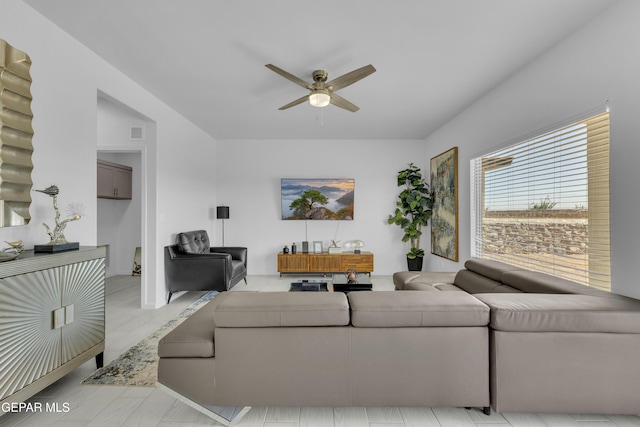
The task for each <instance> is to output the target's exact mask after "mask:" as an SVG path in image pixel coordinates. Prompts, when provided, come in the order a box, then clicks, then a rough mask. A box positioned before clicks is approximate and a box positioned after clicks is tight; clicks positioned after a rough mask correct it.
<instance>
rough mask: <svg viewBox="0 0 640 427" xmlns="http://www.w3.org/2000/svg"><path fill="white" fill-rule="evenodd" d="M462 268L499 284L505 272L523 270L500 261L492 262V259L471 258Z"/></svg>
mask: <svg viewBox="0 0 640 427" xmlns="http://www.w3.org/2000/svg"><path fill="white" fill-rule="evenodd" d="M464 268H466V269H467V270H469V271H473V272H474V273H478V274H479V275H481V276H485V277H488V278H489V279H491V280H495V281H496V282H500V281H501V280H502V275H503V274H504V273H505V272H506V271H517V270H523V268H522V267H516V266H514V265H511V264H506V263H504V262H500V261H494V260H492V259H483V258H471V259H469V260H467V261H466V262H465V263H464Z"/></svg>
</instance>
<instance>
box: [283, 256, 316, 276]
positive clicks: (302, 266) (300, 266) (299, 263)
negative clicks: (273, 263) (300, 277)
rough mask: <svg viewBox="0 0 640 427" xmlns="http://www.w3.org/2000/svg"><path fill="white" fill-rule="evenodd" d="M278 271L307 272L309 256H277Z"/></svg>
mask: <svg viewBox="0 0 640 427" xmlns="http://www.w3.org/2000/svg"><path fill="white" fill-rule="evenodd" d="M278 271H279V272H281V273H301V272H305V271H309V256H308V255H307V254H282V253H281V254H278Z"/></svg>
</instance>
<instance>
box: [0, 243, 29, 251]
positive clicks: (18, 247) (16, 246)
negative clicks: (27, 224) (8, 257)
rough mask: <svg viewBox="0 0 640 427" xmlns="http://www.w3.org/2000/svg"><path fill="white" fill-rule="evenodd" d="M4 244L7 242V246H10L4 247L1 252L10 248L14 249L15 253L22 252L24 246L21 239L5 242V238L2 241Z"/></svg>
mask: <svg viewBox="0 0 640 427" xmlns="http://www.w3.org/2000/svg"><path fill="white" fill-rule="evenodd" d="M4 242H5V243H6V244H8V245H9V246H11V247H10V248H6V249H4V250H3V251H2V252H8V251H10V250H11V249H15V251H16V252H17V253H22V252H24V246H22V240H16V241H15V242H7V241H6V240H5V241H4Z"/></svg>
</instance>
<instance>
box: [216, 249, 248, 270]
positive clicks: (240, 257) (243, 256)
mask: <svg viewBox="0 0 640 427" xmlns="http://www.w3.org/2000/svg"><path fill="white" fill-rule="evenodd" d="M210 251H211V252H216V253H225V254H230V255H231V258H233V259H234V260H237V261H242V263H243V264H244V266H245V267H246V266H247V248H243V247H239V246H216V247H212V248H210Z"/></svg>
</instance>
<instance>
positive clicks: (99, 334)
mask: <svg viewBox="0 0 640 427" xmlns="http://www.w3.org/2000/svg"><path fill="white" fill-rule="evenodd" d="M60 277H61V283H62V304H61V306H62V308H63V309H64V317H65V325H64V327H62V328H61V332H62V363H65V362H67V361H69V360H71V359H73V358H74V357H76V356H78V355H80V354H82V353H83V352H85V351H87V350H88V349H90V348H91V347H93V346H95V345H97V344H99V343H101V342H103V341H104V339H105V332H104V331H105V321H104V316H105V311H104V298H105V295H104V292H105V291H104V289H105V260H104V258H98V259H92V260H89V261H85V262H81V263H75V264H69V265H65V266H63V267H60Z"/></svg>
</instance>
